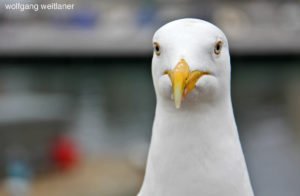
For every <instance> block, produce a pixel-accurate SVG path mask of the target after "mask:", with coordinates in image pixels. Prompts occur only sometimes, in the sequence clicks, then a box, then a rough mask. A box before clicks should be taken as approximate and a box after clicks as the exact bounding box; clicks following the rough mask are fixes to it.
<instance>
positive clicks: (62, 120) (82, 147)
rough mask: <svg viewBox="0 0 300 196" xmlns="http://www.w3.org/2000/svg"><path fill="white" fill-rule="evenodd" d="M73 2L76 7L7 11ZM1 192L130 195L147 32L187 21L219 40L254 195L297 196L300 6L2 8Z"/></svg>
mask: <svg viewBox="0 0 300 196" xmlns="http://www.w3.org/2000/svg"><path fill="white" fill-rule="evenodd" d="M13 3H22V4H27V5H30V4H32V5H35V4H38V5H40V4H47V3H60V4H74V10H55V11H54V10H48V11H46V10H43V11H41V10H40V11H34V10H24V11H20V10H7V9H5V5H7V4H13ZM0 6H1V7H0V195H1V196H2V195H3V196H6V195H7V196H11V195H16V196H25V195H29V196H31V195H32V196H36V195H38V196H48V195H49V196H52V195H57V196H60V195H61V196H65V195H67V194H69V195H74V196H76V195H78V196H88V195H101V196H127V195H128V196H133V195H136V193H137V192H138V190H139V187H140V185H141V183H142V180H143V175H144V167H145V162H146V156H147V151H148V147H149V142H150V136H151V128H152V122H153V117H154V109H155V94H154V90H153V85H152V78H151V55H152V43H151V39H152V35H153V33H154V32H155V30H156V29H157V28H158V27H159V26H161V25H163V24H165V23H166V22H168V21H171V20H174V19H178V18H183V17H196V18H201V19H205V20H208V21H210V22H212V23H214V24H216V25H217V26H219V27H220V28H221V29H223V30H224V32H225V34H226V35H227V37H228V39H229V43H230V48H231V63H232V97H233V105H234V111H235V116H236V120H237V125H238V128H239V133H240V137H241V142H242V146H243V149H244V153H245V157H246V161H247V164H248V167H249V173H250V176H251V180H252V184H253V188H254V191H255V193H256V196H282V195H285V196H298V195H299V194H300V186H299V181H300V169H299V167H300V123H299V122H300V117H299V116H300V115H299V114H300V112H299V110H300V56H299V54H300V52H299V51H300V39H298V36H299V33H300V22H299V17H300V4H299V1H297V0H290V1H267V0H266V1H255V0H247V1H234V0H231V1H229V0H228V1H218V0H214V1H195V0H176V1H171V0H157V1H154V0H126V1H117V0H116V1H109V0H101V1H99V0H98V1H97V0H89V1H82V0H78V1H76V2H75V1H68V0H57V1H52V0H47V1H38V0H27V1H17V0H14V1H6V0H3V1H1V2H0Z"/></svg>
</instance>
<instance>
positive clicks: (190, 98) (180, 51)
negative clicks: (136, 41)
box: [152, 19, 230, 109]
mask: <svg viewBox="0 0 300 196" xmlns="http://www.w3.org/2000/svg"><path fill="white" fill-rule="evenodd" d="M153 50H154V52H153V59H152V77H153V81H154V86H155V90H156V94H157V99H159V100H165V101H167V102H173V106H174V107H175V108H177V109H179V108H180V107H181V105H184V104H188V103H193V105H195V104H197V103H198V104H200V103H202V102H211V101H213V100H215V99H218V98H220V97H222V95H224V96H225V93H227V94H228V93H229V92H230V57H229V49H228V42H227V39H226V37H225V35H224V33H223V32H222V31H221V30H220V29H219V28H217V27H216V26H214V25H213V24H211V23H208V22H206V21H203V20H199V19H180V20H176V21H173V22H170V23H168V24H166V25H164V26H162V27H161V28H160V29H158V30H157V31H156V33H155V34H154V36H153Z"/></svg>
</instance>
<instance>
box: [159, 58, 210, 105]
mask: <svg viewBox="0 0 300 196" xmlns="http://www.w3.org/2000/svg"><path fill="white" fill-rule="evenodd" d="M165 73H166V74H168V75H169V77H170V79H171V81H172V87H173V96H174V102H175V107H176V108H177V109H179V108H180V106H181V102H182V100H183V99H184V98H185V97H186V96H187V95H188V93H189V92H191V91H192V90H193V89H194V88H195V86H196V82H197V81H198V79H199V78H200V77H201V76H203V75H205V74H208V73H207V72H202V71H192V72H191V71H190V68H189V65H188V63H187V62H186V61H185V60H184V59H181V60H180V61H179V62H178V64H177V65H176V67H175V68H174V69H173V70H169V71H166V72H165Z"/></svg>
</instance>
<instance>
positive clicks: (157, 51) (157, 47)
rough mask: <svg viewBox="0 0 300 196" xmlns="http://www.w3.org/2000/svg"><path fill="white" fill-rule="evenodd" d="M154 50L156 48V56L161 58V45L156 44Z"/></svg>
mask: <svg viewBox="0 0 300 196" xmlns="http://www.w3.org/2000/svg"><path fill="white" fill-rule="evenodd" d="M153 48H154V52H155V54H156V55H157V56H159V55H160V45H159V43H157V42H154V44H153Z"/></svg>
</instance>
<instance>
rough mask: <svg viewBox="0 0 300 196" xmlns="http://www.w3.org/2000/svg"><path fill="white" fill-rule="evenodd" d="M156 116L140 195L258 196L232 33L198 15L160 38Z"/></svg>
mask: <svg viewBox="0 0 300 196" xmlns="http://www.w3.org/2000/svg"><path fill="white" fill-rule="evenodd" d="M153 47H154V54H153V59H152V78H153V83H154V88H155V93H156V101H157V104H156V111H155V120H154V124H153V130H152V138H151V144H150V149H149V154H148V159H147V166H146V171H145V177H144V181H143V184H142V187H141V190H140V192H139V193H138V196H253V195H254V194H253V190H252V186H251V183H250V179H249V175H248V171H247V166H246V162H245V158H244V154H243V151H242V148H241V144H240V140H239V135H238V131H237V127H236V123H235V118H234V113H233V109H232V102H231V93H230V75H231V66H230V56H229V47H228V42H227V39H226V36H225V35H224V33H223V32H222V31H221V30H220V29H219V28H218V27H216V26H214V25H213V24H211V23H209V22H206V21H203V20H200V19H193V18H186V19H180V20H175V21H173V22H170V23H168V24H166V25H164V26H162V27H161V28H160V29H158V30H157V31H156V33H155V34H154V37H153Z"/></svg>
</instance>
